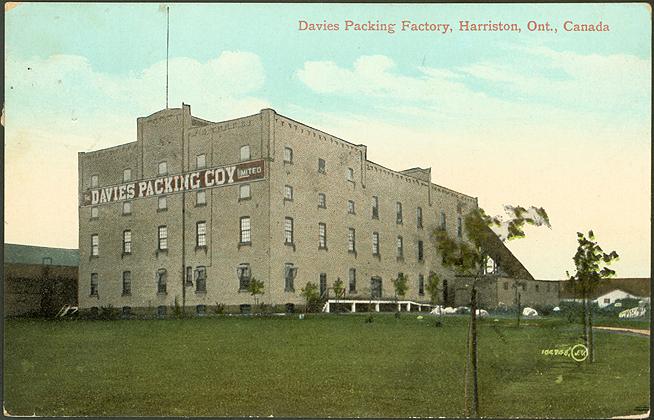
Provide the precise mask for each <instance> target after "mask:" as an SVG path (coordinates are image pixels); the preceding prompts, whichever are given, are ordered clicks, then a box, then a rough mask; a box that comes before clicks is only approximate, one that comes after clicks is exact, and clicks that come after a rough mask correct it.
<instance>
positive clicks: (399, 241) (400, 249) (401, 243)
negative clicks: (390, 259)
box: [397, 236, 404, 258]
mask: <svg viewBox="0 0 654 420" xmlns="http://www.w3.org/2000/svg"><path fill="white" fill-rule="evenodd" d="M397 257H398V258H402V257H404V240H403V239H402V237H401V236H398V237H397Z"/></svg>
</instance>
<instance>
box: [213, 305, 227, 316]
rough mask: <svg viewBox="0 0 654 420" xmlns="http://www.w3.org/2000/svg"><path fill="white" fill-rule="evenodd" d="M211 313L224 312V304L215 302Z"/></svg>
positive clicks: (220, 313) (219, 313) (218, 313)
mask: <svg viewBox="0 0 654 420" xmlns="http://www.w3.org/2000/svg"><path fill="white" fill-rule="evenodd" d="M213 313H214V314H216V315H222V314H223V313H225V304H224V303H218V302H216V306H214V307H213Z"/></svg>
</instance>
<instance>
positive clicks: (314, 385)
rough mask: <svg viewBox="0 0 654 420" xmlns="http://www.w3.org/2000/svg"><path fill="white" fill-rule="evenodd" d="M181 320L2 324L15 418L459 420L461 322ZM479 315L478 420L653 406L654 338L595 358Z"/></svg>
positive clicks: (570, 328)
mask: <svg viewBox="0 0 654 420" xmlns="http://www.w3.org/2000/svg"><path fill="white" fill-rule="evenodd" d="M365 318H366V315H364V314H359V315H314V316H311V315H309V316H307V318H306V319H304V320H299V319H297V317H290V316H289V317H275V318H259V317H251V318H249V317H207V318H195V319H187V320H172V319H171V320H130V321H125V320H123V321H82V320H76V321H58V322H57V321H42V320H6V321H5V352H4V404H5V409H6V410H7V411H8V412H9V413H10V414H14V415H32V414H36V415H53V416H64V415H119V416H129V415H157V416H165V415H175V416H187V415H188V416H244V415H257V416H270V415H274V416H309V417H311V416H314V417H315V416H319V417H325V416H350V417H352V416H361V417H371V416H374V417H380V416H384V417H408V416H462V415H463V414H464V401H463V392H462V391H463V371H464V364H465V334H466V325H467V318H465V317H445V318H443V326H442V327H440V328H437V327H435V326H434V323H435V319H434V318H432V317H429V316H426V317H425V319H423V320H418V319H416V314H403V315H402V318H401V319H399V320H398V319H395V318H394V317H393V316H392V315H384V314H377V315H375V318H374V322H372V323H366V322H364V321H365ZM514 323H515V322H514V321H512V320H507V319H502V320H500V321H498V322H494V321H493V320H492V319H485V320H483V321H482V322H481V325H480V333H479V334H480V338H479V346H480V348H479V365H480V373H479V375H480V385H479V386H480V415H482V416H489V417H497V416H501V417H507V416H520V417H545V416H547V417H595V416H601V417H609V416H615V415H626V414H635V413H639V412H642V410H646V409H647V407H648V406H649V376H650V375H649V373H650V372H649V340H648V339H647V338H644V337H638V336H633V335H625V334H615V333H607V332H597V333H596V334H595V337H596V344H597V362H596V363H595V364H593V365H590V364H588V363H578V362H575V361H573V360H572V359H570V358H564V357H562V356H545V355H543V354H541V350H542V349H550V348H556V347H557V346H559V345H565V344H568V345H569V344H574V343H578V342H580V340H579V334H580V332H581V328H580V326H579V325H575V324H569V323H568V322H567V321H565V320H560V319H548V320H523V322H522V327H521V328H519V329H518V328H515V326H514Z"/></svg>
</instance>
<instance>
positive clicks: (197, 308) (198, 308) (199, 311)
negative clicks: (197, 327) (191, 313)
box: [195, 305, 207, 316]
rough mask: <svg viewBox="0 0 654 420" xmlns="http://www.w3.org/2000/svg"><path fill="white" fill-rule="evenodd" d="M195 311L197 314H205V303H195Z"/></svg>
mask: <svg viewBox="0 0 654 420" xmlns="http://www.w3.org/2000/svg"><path fill="white" fill-rule="evenodd" d="M195 313H196V314H197V315H198V316H202V315H205V314H206V313H207V305H196V306H195Z"/></svg>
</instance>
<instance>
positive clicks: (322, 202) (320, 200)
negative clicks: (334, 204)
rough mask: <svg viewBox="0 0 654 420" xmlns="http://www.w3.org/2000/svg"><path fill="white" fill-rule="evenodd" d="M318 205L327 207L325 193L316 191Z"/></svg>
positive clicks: (323, 207) (322, 207)
mask: <svg viewBox="0 0 654 420" xmlns="http://www.w3.org/2000/svg"><path fill="white" fill-rule="evenodd" d="M318 207H319V208H321V209H326V208H327V196H326V195H325V193H318Z"/></svg>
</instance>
